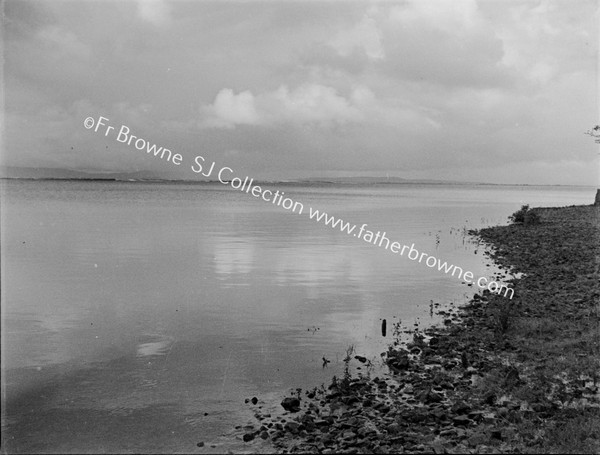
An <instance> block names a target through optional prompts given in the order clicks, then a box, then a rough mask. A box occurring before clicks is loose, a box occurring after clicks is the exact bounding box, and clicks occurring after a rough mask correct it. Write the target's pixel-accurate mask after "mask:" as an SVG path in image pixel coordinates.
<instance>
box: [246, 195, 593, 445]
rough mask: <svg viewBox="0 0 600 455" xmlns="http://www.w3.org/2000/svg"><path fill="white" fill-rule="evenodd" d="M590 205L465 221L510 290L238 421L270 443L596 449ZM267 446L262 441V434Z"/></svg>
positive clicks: (350, 359) (249, 437)
mask: <svg viewBox="0 0 600 455" xmlns="http://www.w3.org/2000/svg"><path fill="white" fill-rule="evenodd" d="M599 222H600V207H599V206H592V205H590V206H571V207H562V208H534V209H528V208H525V209H524V211H523V212H521V213H520V215H519V216H517V217H516V218H515V222H513V223H512V224H510V225H507V226H497V227H491V228H485V229H481V230H479V231H472V232H471V233H470V234H471V235H474V236H477V237H478V238H479V239H480V240H481V241H482V242H484V243H485V244H487V245H488V246H489V253H488V254H489V255H490V256H491V258H492V259H493V260H494V261H495V262H496V263H497V264H498V265H499V266H500V267H501V268H502V269H504V270H505V271H509V272H510V273H511V275H515V274H518V276H519V278H513V279H510V280H508V283H509V284H510V285H511V287H513V288H514V290H515V294H514V297H513V299H508V298H506V297H503V296H499V295H495V294H491V293H489V292H487V291H486V292H484V293H483V294H482V295H477V294H476V295H475V296H474V297H473V298H472V299H471V300H470V301H469V302H468V303H467V304H465V305H464V306H462V307H461V308H460V309H458V310H457V311H454V312H453V311H450V312H448V311H446V312H444V313H443V316H444V318H445V319H444V323H443V325H442V326H439V327H438V326H436V327H432V328H429V329H426V330H423V331H416V332H414V333H413V334H412V340H410V341H401V338H400V337H398V338H397V339H396V341H395V342H394V344H392V345H391V346H390V347H389V350H388V351H387V352H386V353H384V354H383V355H382V356H383V358H384V360H385V362H386V364H387V367H388V368H389V373H385V374H380V376H379V377H371V376H372V375H371V374H369V373H367V374H365V373H361V374H359V375H356V374H355V373H354V372H353V371H352V370H351V368H350V364H351V363H357V362H358V363H359V364H360V363H361V362H364V361H365V360H364V358H362V357H360V356H355V355H354V353H352V352H350V351H349V352H348V356H347V358H346V365H347V369H346V373H345V374H344V375H343V377H341V378H334V379H333V380H332V383H331V385H329V387H321V388H315V389H314V390H311V391H307V392H304V393H298V394H297V395H291V396H289V397H286V398H285V399H284V400H283V402H282V406H283V408H284V409H285V411H286V412H285V413H284V414H282V415H280V416H271V415H265V414H262V411H261V410H260V408H259V407H258V406H256V405H257V401H256V399H254V400H253V403H250V404H249V405H250V406H255V407H256V409H255V411H256V412H255V417H256V418H257V425H256V426H255V427H254V428H248V427H247V428H246V433H245V434H244V435H243V439H244V441H245V442H246V443H247V448H248V449H249V450H252V445H253V441H254V440H255V439H259V440H260V439H261V438H262V439H263V440H270V441H271V442H272V444H273V446H274V449H275V450H276V451H278V452H280V453H337V452H344V453H403V452H406V453H421V452H422V453H600V393H599V386H600V309H599V299H600V281H599V264H600V223H599ZM262 449H264V446H262Z"/></svg>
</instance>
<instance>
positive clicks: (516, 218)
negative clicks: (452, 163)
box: [508, 204, 540, 226]
mask: <svg viewBox="0 0 600 455" xmlns="http://www.w3.org/2000/svg"><path fill="white" fill-rule="evenodd" d="M508 219H509V220H510V221H512V222H513V223H523V224H525V225H526V226H528V225H531V224H538V223H539V222H540V216H539V215H538V214H537V213H536V212H534V211H533V210H530V209H529V204H525V205H523V206H521V208H520V209H519V210H517V211H516V212H515V213H513V214H512V215H510V216H509V217H508Z"/></svg>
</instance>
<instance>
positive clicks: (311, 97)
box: [201, 84, 362, 128]
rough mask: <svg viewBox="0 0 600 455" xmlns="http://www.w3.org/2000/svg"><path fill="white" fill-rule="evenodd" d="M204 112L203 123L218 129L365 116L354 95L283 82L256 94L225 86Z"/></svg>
mask: <svg viewBox="0 0 600 455" xmlns="http://www.w3.org/2000/svg"><path fill="white" fill-rule="evenodd" d="M201 112H202V119H201V125H202V126H204V127H215V128H233V127H234V126H236V125H273V124H277V123H297V124H316V125H320V126H328V125H331V124H336V123H337V124H340V123H347V122H353V121H359V120H361V119H362V115H361V112H360V110H359V109H358V108H357V107H356V105H355V103H354V102H353V100H352V99H351V98H345V97H343V96H341V95H340V94H338V93H337V91H336V90H335V89H334V88H332V87H326V86H323V85H319V84H305V85H301V86H299V87H297V88H296V89H294V90H290V89H289V88H288V87H287V86H286V85H282V86H280V87H279V88H278V89H277V90H274V91H272V92H264V93H261V94H259V95H256V96H255V95H253V94H252V92H250V91H243V92H240V93H238V94H235V93H234V92H233V90H231V89H228V88H225V89H222V90H221V91H220V92H219V93H218V94H217V96H216V98H215V100H214V102H213V103H212V104H211V105H209V106H203V107H202V108H201Z"/></svg>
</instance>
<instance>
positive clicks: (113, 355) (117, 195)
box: [2, 181, 594, 452]
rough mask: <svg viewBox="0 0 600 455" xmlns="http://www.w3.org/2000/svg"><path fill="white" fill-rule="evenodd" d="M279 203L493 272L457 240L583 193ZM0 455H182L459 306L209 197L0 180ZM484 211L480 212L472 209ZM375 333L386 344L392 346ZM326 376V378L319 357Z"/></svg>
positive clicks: (380, 265) (444, 280)
mask: <svg viewBox="0 0 600 455" xmlns="http://www.w3.org/2000/svg"><path fill="white" fill-rule="evenodd" d="M285 192H286V195H289V196H290V197H291V198H292V199H294V200H296V201H300V202H302V203H303V204H304V205H305V207H306V208H307V207H308V206H313V207H314V208H318V209H319V210H325V211H327V212H328V213H330V214H333V215H335V216H338V217H341V218H343V219H344V220H346V221H349V222H351V223H353V224H358V225H361V224H363V223H367V224H368V226H369V227H368V229H371V230H373V231H374V232H376V231H378V230H379V231H382V232H383V231H385V232H386V235H387V237H388V238H390V240H392V241H399V242H401V243H403V244H408V245H410V244H412V243H414V244H415V247H416V248H418V249H419V250H420V251H424V252H427V253H429V254H433V255H435V256H437V257H439V258H441V259H442V260H448V261H449V262H453V263H455V264H457V265H459V266H461V267H462V268H463V269H465V270H471V271H472V272H474V273H475V274H476V275H477V274H483V275H487V274H489V273H491V271H490V270H489V269H487V268H486V267H485V264H484V263H483V262H482V259H483V257H482V254H481V249H480V248H479V252H478V254H473V253H474V251H475V250H476V247H474V246H473V245H472V244H471V243H470V242H469V239H468V238H467V237H466V236H465V230H466V229H469V228H474V227H479V226H482V225H488V224H498V223H503V222H504V221H505V220H506V217H507V215H508V214H510V213H512V212H513V211H515V210H516V209H517V208H519V206H520V204H521V203H530V204H532V205H568V204H574V203H588V202H590V201H591V200H592V196H593V193H594V191H593V190H585V189H577V188H535V187H527V188H524V187H496V186H494V187H474V186H459V185H448V186H441V185H430V186H428V185H381V186H374V187H365V186H357V187H352V186H346V187H335V186H301V185H286V188H285ZM2 195H3V200H2V210H3V211H2V261H3V263H2V273H3V282H2V312H3V313H2V323H3V326H2V350H3V351H2V364H3V371H4V372H5V373H6V375H5V382H6V406H3V409H5V410H6V415H5V416H4V417H3V419H4V420H3V427H6V428H4V429H5V430H6V431H5V434H7V435H8V437H7V438H6V440H5V441H6V448H7V449H8V451H9V452H19V451H21V452H48V451H54V452H76V451H90V450H92V451H109V452H110V451H113V452H123V451H138V452H139V451H143V452H176V451H181V452H190V451H192V450H197V448H196V446H195V443H196V442H198V441H220V442H219V444H224V445H219V446H217V447H216V448H213V449H214V450H221V451H226V450H227V449H229V448H231V446H230V445H227V444H229V442H227V443H223V441H227V438H225V439H223V440H221V439H219V437H218V436H219V435H220V434H222V433H223V432H226V431H229V430H230V429H231V428H232V427H233V426H234V425H237V424H239V423H240V422H243V421H245V419H246V418H250V417H251V412H250V410H249V409H248V408H247V407H245V406H244V398H247V397H251V396H259V397H260V398H265V397H272V398H273V399H275V398H277V397H279V396H281V394H282V392H283V391H285V390H286V389H287V388H289V387H303V388H306V387H312V386H315V385H319V384H321V383H322V382H328V381H329V380H330V378H331V376H332V375H333V374H337V373H339V371H340V369H341V365H342V362H341V359H342V358H343V357H344V353H345V349H346V347H347V346H348V345H350V344H354V345H355V347H356V349H357V351H358V353H360V354H361V355H365V356H367V357H369V358H370V359H372V360H373V362H377V361H378V359H379V353H380V352H381V351H382V350H383V349H384V347H385V345H386V343H387V342H389V340H390V338H389V335H388V337H386V338H383V337H382V336H381V320H382V319H384V318H385V319H387V320H388V324H389V325H391V324H393V323H394V322H398V321H401V322H402V324H403V325H404V326H408V327H412V326H413V324H414V323H419V324H422V325H423V324H427V323H430V322H431V321H432V319H431V317H430V315H429V305H430V302H431V300H433V301H435V302H450V301H453V302H456V303H461V302H463V301H464V297H465V295H468V294H469V293H472V292H473V291H474V290H473V289H472V288H469V287H467V286H466V285H464V284H461V282H460V281H459V280H457V279H456V278H452V277H448V276H446V275H443V274H441V273H440V272H438V271H437V270H433V269H430V268H428V267H425V266H424V265H423V264H420V265H419V264H415V263H414V262H412V261H408V260H407V259H406V258H400V257H399V256H398V255H394V254H392V253H390V252H389V251H386V250H384V249H382V248H377V247H376V246H374V245H371V244H368V243H366V242H363V241H361V240H358V239H356V238H354V237H352V236H350V235H348V234H344V233H341V232H339V230H338V231H336V230H334V229H331V228H329V227H325V226H324V225H323V224H320V223H317V222H315V221H314V220H310V219H309V218H308V215H305V216H304V215H297V214H292V213H289V212H287V211H285V210H283V209H281V208H278V207H276V206H273V205H272V204H267V203H264V202H262V201H261V200H260V199H256V198H253V197H251V196H248V195H245V194H243V193H240V192H236V191H231V190H228V189H227V188H226V187H223V185H193V184H145V183H116V182H60V181H40V182H34V181H22V182H18V181H3V182H2ZM490 201H493V204H490ZM389 325H388V334H389V333H390V332H391V329H390V327H389ZM323 356H325V357H327V358H328V359H331V360H332V362H331V363H330V364H329V366H328V367H327V368H323V366H322V357H323Z"/></svg>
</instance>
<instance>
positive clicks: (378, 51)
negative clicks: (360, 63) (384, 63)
mask: <svg viewBox="0 0 600 455" xmlns="http://www.w3.org/2000/svg"><path fill="white" fill-rule="evenodd" d="M329 45H330V46H331V47H332V48H333V49H335V50H336V51H337V53H338V54H339V55H340V56H342V57H350V56H353V54H355V53H356V52H358V53H364V54H365V55H366V56H367V57H368V58H369V59H370V60H381V59H383V58H385V51H384V49H383V44H382V36H381V31H380V30H379V27H378V24H377V22H376V20H375V19H374V18H372V17H370V16H369V15H368V14H367V15H365V16H364V17H363V19H362V20H361V21H360V22H359V23H358V24H356V25H355V26H354V27H352V28H350V29H346V30H341V31H339V32H338V33H337V35H336V36H335V37H334V38H333V39H332V40H331V41H330V43H329Z"/></svg>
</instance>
